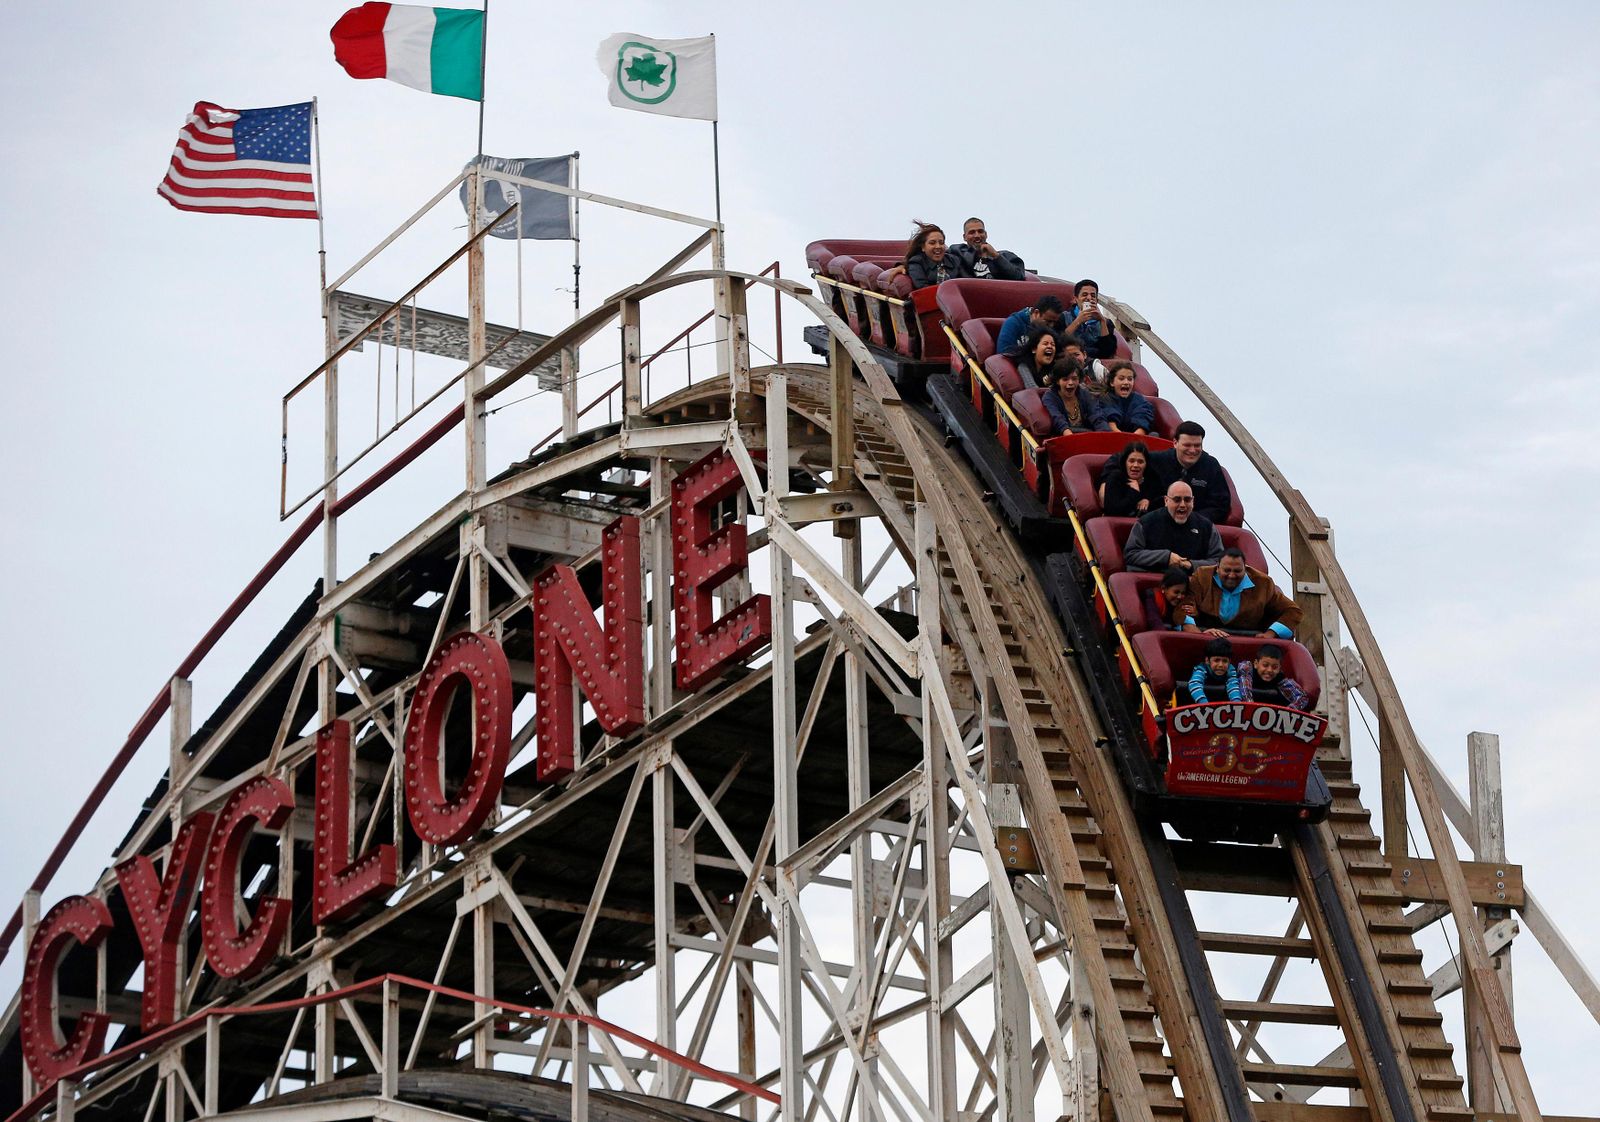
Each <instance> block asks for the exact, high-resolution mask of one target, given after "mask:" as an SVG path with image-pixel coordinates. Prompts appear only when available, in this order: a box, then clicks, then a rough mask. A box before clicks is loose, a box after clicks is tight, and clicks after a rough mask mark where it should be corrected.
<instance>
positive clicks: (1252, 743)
mask: <svg viewBox="0 0 1600 1122" xmlns="http://www.w3.org/2000/svg"><path fill="white" fill-rule="evenodd" d="M1166 716H1167V752H1168V760H1167V790H1168V791H1169V792H1171V793H1172V794H1174V795H1202V796H1215V795H1218V794H1221V793H1223V792H1226V793H1227V794H1228V796H1229V797H1230V798H1233V797H1237V798H1247V799H1262V800H1266V801H1270V802H1299V801H1300V800H1301V799H1303V798H1304V797H1305V790H1306V776H1307V775H1308V773H1309V772H1310V770H1311V761H1312V760H1313V759H1314V758H1315V757H1316V753H1317V745H1319V744H1321V743H1322V736H1323V733H1325V732H1326V731H1327V728H1328V722H1327V720H1326V719H1324V718H1322V717H1319V716H1317V715H1316V714H1315V713H1301V712H1299V711H1298V710H1295V709H1287V708H1284V707H1283V706H1279V705H1262V704H1259V703H1255V702H1243V703H1241V702H1231V701H1225V702H1217V703H1214V704H1208V705H1185V706H1183V707H1182V708H1179V709H1172V710H1169V711H1168V712H1167V715H1166Z"/></svg>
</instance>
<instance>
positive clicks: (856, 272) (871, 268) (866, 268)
mask: <svg viewBox="0 0 1600 1122" xmlns="http://www.w3.org/2000/svg"><path fill="white" fill-rule="evenodd" d="M855 262H856V267H855V268H853V269H851V270H850V280H851V283H852V284H854V285H856V287H858V288H866V289H870V290H872V291H873V292H876V291H878V274H879V273H881V272H883V271H884V270H885V269H887V268H889V266H891V265H898V264H900V261H899V259H898V258H895V257H867V258H860V257H858V258H855Z"/></svg>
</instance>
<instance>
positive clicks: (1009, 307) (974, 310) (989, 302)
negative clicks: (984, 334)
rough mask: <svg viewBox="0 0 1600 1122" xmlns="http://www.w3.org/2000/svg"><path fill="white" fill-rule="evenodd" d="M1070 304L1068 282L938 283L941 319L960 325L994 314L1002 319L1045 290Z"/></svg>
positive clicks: (988, 281) (1035, 301)
mask: <svg viewBox="0 0 1600 1122" xmlns="http://www.w3.org/2000/svg"><path fill="white" fill-rule="evenodd" d="M1051 292H1053V293H1055V294H1056V295H1057V296H1059V297H1061V302H1062V304H1064V305H1070V304H1071V303H1072V286H1071V285H1070V284H1044V283H1041V282H1039V281H1005V280H973V279H970V278H962V279H961V280H953V281H945V282H944V283H943V284H941V285H940V286H939V311H940V312H942V313H943V314H944V318H945V322H946V323H949V324H953V325H954V326H956V327H960V326H961V325H962V324H963V323H966V322H967V320H969V319H984V318H986V317H993V316H998V317H1000V318H1001V319H1004V318H1005V317H1006V316H1009V315H1010V314H1011V313H1012V312H1014V311H1016V310H1017V309H1019V308H1031V307H1032V306H1033V305H1034V304H1036V303H1037V302H1038V301H1039V298H1040V297H1041V296H1044V295H1045V294H1046V293H1051Z"/></svg>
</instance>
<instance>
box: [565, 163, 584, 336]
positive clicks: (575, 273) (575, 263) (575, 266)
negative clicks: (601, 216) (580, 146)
mask: <svg viewBox="0 0 1600 1122" xmlns="http://www.w3.org/2000/svg"><path fill="white" fill-rule="evenodd" d="M568 182H570V183H571V184H572V189H573V190H574V191H576V190H577V189H578V153H576V152H574V153H573V154H572V178H571V179H570V180H569V181H568ZM578 204H579V199H578V197H577V196H576V195H574V196H573V197H572V318H573V321H574V322H576V321H577V318H578V293H579V291H580V290H581V288H582V284H581V282H580V280H579V276H580V274H581V273H582V272H583V265H582V261H581V259H580V257H579V250H578V247H579V246H580V245H581V244H582V240H581V239H580V238H579V237H578Z"/></svg>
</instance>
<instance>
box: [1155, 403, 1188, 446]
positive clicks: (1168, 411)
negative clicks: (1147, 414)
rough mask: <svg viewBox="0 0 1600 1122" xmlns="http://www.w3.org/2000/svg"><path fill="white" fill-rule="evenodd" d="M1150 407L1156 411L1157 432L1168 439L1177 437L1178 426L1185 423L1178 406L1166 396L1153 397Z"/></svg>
mask: <svg viewBox="0 0 1600 1122" xmlns="http://www.w3.org/2000/svg"><path fill="white" fill-rule="evenodd" d="M1150 407H1151V408H1152V409H1154V410H1155V411H1156V432H1158V433H1160V434H1161V435H1162V436H1164V437H1166V438H1167V439H1168V440H1173V439H1175V438H1176V436H1177V429H1178V426H1179V425H1181V424H1183V418H1182V417H1180V416H1179V415H1178V409H1177V407H1176V406H1175V405H1173V404H1172V402H1170V401H1168V400H1167V399H1166V398H1164V397H1152V398H1151V399H1150Z"/></svg>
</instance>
